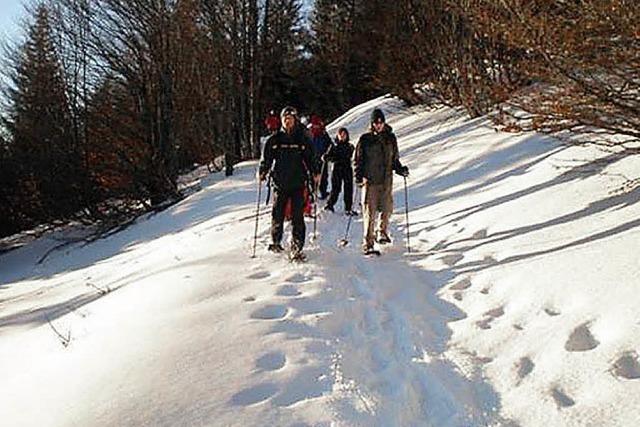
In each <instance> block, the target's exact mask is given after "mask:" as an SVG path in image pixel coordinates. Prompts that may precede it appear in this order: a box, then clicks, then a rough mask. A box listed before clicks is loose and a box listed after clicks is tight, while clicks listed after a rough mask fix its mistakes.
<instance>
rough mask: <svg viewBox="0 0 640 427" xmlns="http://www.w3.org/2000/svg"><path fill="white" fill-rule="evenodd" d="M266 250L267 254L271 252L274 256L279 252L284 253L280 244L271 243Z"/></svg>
mask: <svg viewBox="0 0 640 427" xmlns="http://www.w3.org/2000/svg"><path fill="white" fill-rule="evenodd" d="M267 250H268V251H269V252H273V253H276V254H279V253H280V252H284V248H283V247H282V245H281V244H279V243H272V244H270V245H269V246H268V247H267Z"/></svg>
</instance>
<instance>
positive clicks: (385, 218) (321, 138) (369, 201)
mask: <svg viewBox="0 0 640 427" xmlns="http://www.w3.org/2000/svg"><path fill="white" fill-rule="evenodd" d="M305 121H306V120H304V119H302V118H300V117H299V116H298V112H297V110H296V109H295V108H293V107H285V108H283V109H282V111H281V113H280V116H279V117H278V116H277V115H276V114H275V112H274V111H271V112H270V114H269V116H268V117H267V119H266V120H265V125H266V127H267V130H268V131H269V133H270V136H269V138H268V139H267V141H266V143H265V145H264V148H263V151H262V157H261V160H260V166H259V169H258V179H259V180H260V182H261V183H262V182H264V181H266V180H269V183H270V185H271V186H272V188H273V191H274V201H273V210H272V212H271V240H272V242H271V244H270V245H269V247H268V249H269V251H272V252H282V251H284V247H283V246H282V237H283V229H284V221H285V216H286V213H287V211H290V212H289V213H290V217H291V222H292V243H291V251H290V257H291V259H292V260H304V259H305V255H304V253H303V252H302V249H303V247H304V243H305V234H306V229H305V223H304V215H305V205H307V198H308V196H309V195H310V194H316V193H318V192H319V195H318V197H319V198H320V199H326V200H327V202H326V204H325V206H324V210H326V211H331V212H334V211H335V208H334V206H335V204H336V202H337V201H338V197H339V195H340V193H341V192H342V190H343V189H344V191H343V201H344V209H345V214H346V215H351V216H353V215H357V214H358V213H357V212H356V211H355V210H353V182H354V177H355V184H356V185H357V186H358V187H359V188H360V189H361V195H362V214H363V224H364V236H363V242H362V251H363V253H364V254H367V255H368V254H372V253H378V252H377V251H376V250H375V249H374V244H375V243H376V242H377V243H379V244H388V243H390V242H391V239H390V237H389V231H388V226H389V218H390V216H391V213H392V212H393V196H392V189H393V172H395V173H396V174H398V175H400V176H402V177H407V176H408V175H409V169H408V168H407V166H404V165H402V163H400V159H399V154H398V141H397V139H396V136H395V134H394V133H393V130H392V129H391V127H390V126H389V125H388V124H387V123H386V120H385V116H384V113H383V112H382V110H380V109H378V108H376V109H374V110H373V111H372V113H371V127H370V129H369V130H368V132H366V133H364V134H363V135H362V136H361V137H360V139H359V140H358V143H357V144H356V146H355V147H354V146H353V144H351V142H350V137H349V131H348V130H347V129H346V128H344V127H342V128H340V129H339V130H338V133H337V135H336V138H335V140H334V141H332V140H331V137H330V136H329V135H328V133H327V131H326V129H325V127H324V123H323V121H322V119H321V118H320V117H319V116H316V115H314V116H312V117H311V120H310V123H308V126H305V123H304V122H305ZM330 163H332V164H333V169H332V173H331V192H330V193H329V192H328V191H327V189H328V175H329V164H330ZM310 186H312V188H313V189H314V190H315V189H317V191H311V190H310V189H309V187H310ZM376 225H377V227H376Z"/></svg>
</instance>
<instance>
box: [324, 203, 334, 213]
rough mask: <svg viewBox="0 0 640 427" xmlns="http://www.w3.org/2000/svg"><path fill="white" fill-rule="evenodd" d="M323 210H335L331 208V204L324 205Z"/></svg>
mask: <svg viewBox="0 0 640 427" xmlns="http://www.w3.org/2000/svg"><path fill="white" fill-rule="evenodd" d="M324 210H325V211H329V212H335V210H334V209H333V206H331V205H326V206H325V207H324Z"/></svg>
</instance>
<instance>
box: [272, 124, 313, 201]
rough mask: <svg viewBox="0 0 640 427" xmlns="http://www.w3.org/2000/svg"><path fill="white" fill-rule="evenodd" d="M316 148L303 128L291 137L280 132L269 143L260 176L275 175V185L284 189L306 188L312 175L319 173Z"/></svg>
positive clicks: (299, 127) (294, 131) (298, 128)
mask: <svg viewBox="0 0 640 427" xmlns="http://www.w3.org/2000/svg"><path fill="white" fill-rule="evenodd" d="M313 160H314V159H313V148H312V147H311V142H310V141H309V137H308V136H307V135H306V132H305V130H304V128H303V127H302V126H296V128H295V129H294V130H293V132H292V133H291V135H289V134H287V133H286V132H285V131H284V130H282V129H281V130H279V131H278V132H277V133H275V134H273V135H271V136H270V137H269V139H268V140H267V142H266V143H265V146H264V150H263V152H262V159H261V160H260V174H264V173H268V172H271V177H272V179H273V184H274V185H275V187H276V188H277V189H280V190H285V191H286V190H295V189H298V188H303V187H304V186H305V185H306V183H307V182H308V179H309V175H310V174H313V175H315V174H317V165H316V162H314V161H313Z"/></svg>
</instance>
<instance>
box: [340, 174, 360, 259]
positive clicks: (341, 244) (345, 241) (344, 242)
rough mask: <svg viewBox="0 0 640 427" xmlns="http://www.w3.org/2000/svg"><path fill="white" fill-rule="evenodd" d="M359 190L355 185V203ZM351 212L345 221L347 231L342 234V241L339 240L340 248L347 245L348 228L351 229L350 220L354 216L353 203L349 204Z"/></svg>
mask: <svg viewBox="0 0 640 427" xmlns="http://www.w3.org/2000/svg"><path fill="white" fill-rule="evenodd" d="M359 190H360V187H358V186H357V185H356V191H355V201H357V200H358V191H359ZM351 206H352V207H351V210H352V214H351V215H349V218H348V219H347V229H346V231H345V232H344V239H342V240H340V243H339V244H340V246H347V245H348V244H349V239H348V237H349V228H350V227H351V218H352V217H353V216H354V214H353V202H351Z"/></svg>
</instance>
